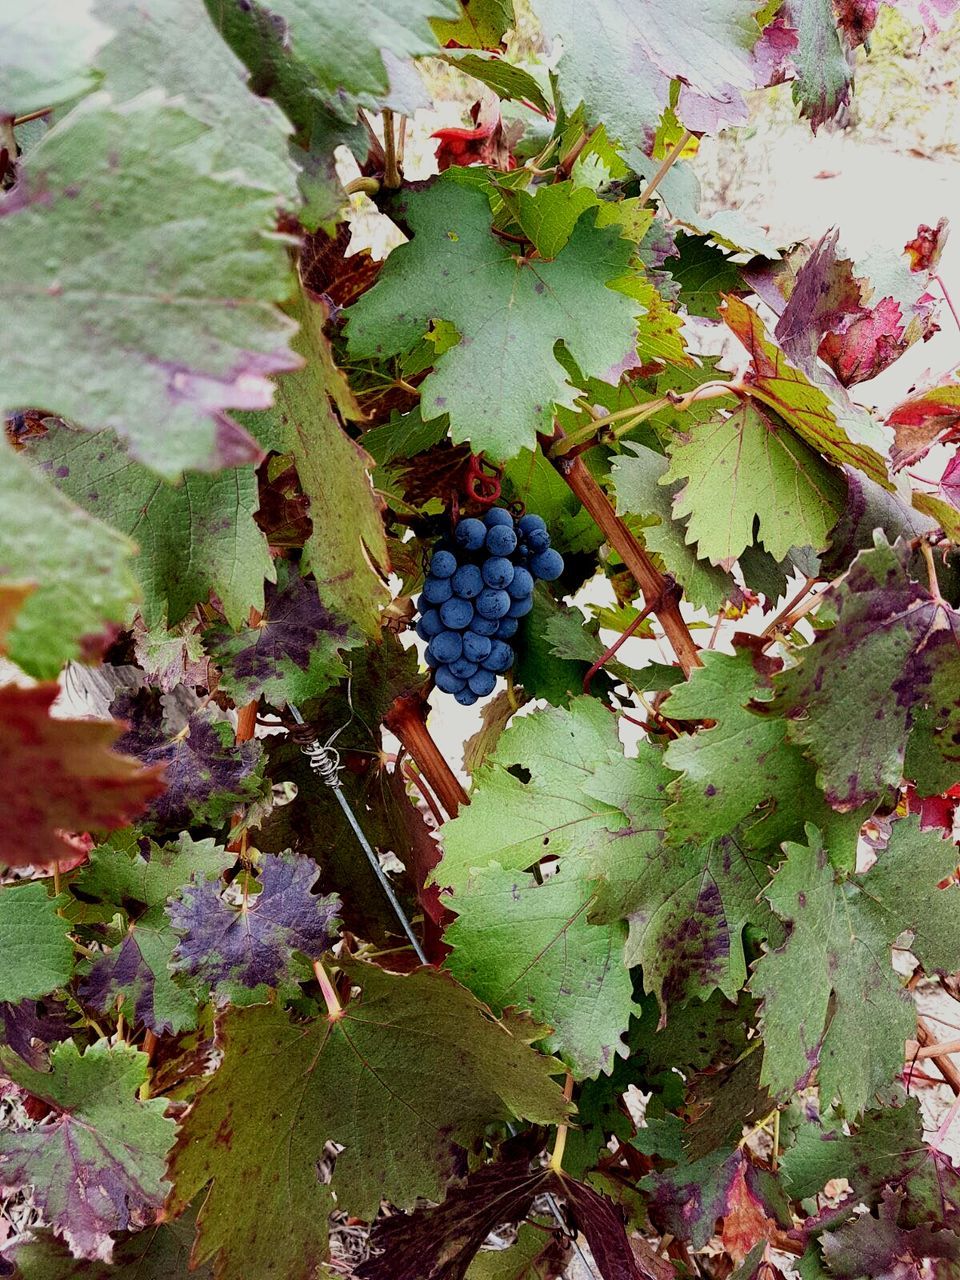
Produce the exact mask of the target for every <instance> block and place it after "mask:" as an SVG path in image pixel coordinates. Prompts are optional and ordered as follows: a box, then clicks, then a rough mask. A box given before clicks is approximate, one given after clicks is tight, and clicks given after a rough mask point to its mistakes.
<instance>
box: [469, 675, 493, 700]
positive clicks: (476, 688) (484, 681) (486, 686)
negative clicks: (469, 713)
mask: <svg viewBox="0 0 960 1280" xmlns="http://www.w3.org/2000/svg"><path fill="white" fill-rule="evenodd" d="M496 683H497V677H496V676H495V675H494V674H493V672H492V671H478V672H477V674H476V675H474V676H471V677H470V679H469V680H468V681H467V688H468V689H469V690H470V692H471V693H472V694H473V696H474V697H475V698H485V697H486V696H487V694H488V693H493V690H494V688H495V687H496Z"/></svg>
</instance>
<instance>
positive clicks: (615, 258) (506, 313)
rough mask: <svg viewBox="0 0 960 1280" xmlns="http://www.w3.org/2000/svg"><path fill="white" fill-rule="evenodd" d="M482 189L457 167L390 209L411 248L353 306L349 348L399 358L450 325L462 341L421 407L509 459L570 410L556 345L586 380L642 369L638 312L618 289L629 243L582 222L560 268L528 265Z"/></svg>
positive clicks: (431, 381) (457, 436)
mask: <svg viewBox="0 0 960 1280" xmlns="http://www.w3.org/2000/svg"><path fill="white" fill-rule="evenodd" d="M485 183H486V179H485V176H484V175H483V173H482V172H480V171H477V170H471V169H448V170H447V171H446V173H443V174H441V175H440V177H439V178H437V179H436V180H435V181H434V182H433V183H431V185H430V186H429V187H427V188H426V189H424V190H422V191H419V192H412V193H410V194H409V195H404V196H401V197H400V198H399V204H398V205H397V206H395V208H394V209H393V210H392V212H394V214H395V216H397V217H401V218H402V219H403V220H404V222H405V223H407V224H408V225H409V226H410V228H411V230H412V232H413V240H412V241H411V243H409V244H406V245H402V246H401V247H400V248H399V249H397V250H395V251H394V252H393V253H392V254H391V255H390V257H389V259H388V260H387V263H386V265H385V266H384V268H383V270H382V272H381V273H380V277H379V279H378V281H377V283H376V284H375V285H374V287H373V288H372V289H371V290H370V291H369V292H368V293H366V294H364V295H363V297H362V298H361V299H360V300H359V301H358V302H356V303H355V304H354V305H353V306H352V307H350V308H349V310H348V324H347V336H348V349H349V351H350V352H351V354H352V355H354V356H356V357H359V358H365V357H369V356H376V357H378V358H379V359H383V358H385V357H388V356H392V355H399V354H400V353H402V352H404V351H408V350H410V349H411V348H412V347H413V346H415V344H416V343H417V341H418V340H419V339H420V338H421V337H422V336H423V334H424V333H425V332H426V330H427V328H428V326H429V324H430V322H431V321H432V320H437V319H442V320H447V321H449V322H450V323H451V324H453V325H454V326H455V327H456V329H457V332H458V333H459V335H460V342H459V343H458V344H457V345H456V346H454V347H451V348H450V349H449V350H447V351H445V352H444V353H443V354H442V355H440V356H438V358H437V360H436V364H435V368H434V371H433V372H432V373H431V374H429V375H428V377H427V378H426V379H425V380H424V381H423V382H422V383H421V385H420V393H421V398H420V411H421V413H422V415H423V417H424V418H425V419H427V420H429V419H431V418H435V417H437V416H438V415H439V414H441V413H447V414H449V416H450V434H451V437H452V438H453V440H454V442H455V443H458V444H459V443H463V442H464V441H469V442H470V444H471V446H472V447H473V449H474V450H475V451H476V452H479V451H481V450H485V451H486V452H488V453H489V454H491V456H493V457H495V458H512V457H515V456H516V454H518V453H519V452H520V450H521V449H533V448H534V447H535V445H536V435H537V432H538V431H546V432H548V433H549V432H551V431H552V427H551V422H552V419H553V412H554V405H555V404H561V405H572V404H573V400H574V397H575V395H576V392H575V389H574V388H573V387H572V386H571V385H570V383H569V382H568V380H567V377H566V375H565V372H564V369H563V367H562V366H561V365H560V363H559V362H558V361H557V359H556V357H555V355H554V347H555V345H556V343H557V341H558V340H559V339H561V338H562V340H563V342H564V345H565V347H566V348H567V350H568V351H569V352H570V355H571V356H572V357H573V359H574V360H575V361H576V363H577V365H578V366H579V367H580V368H581V369H583V371H584V372H585V373H586V374H595V375H597V376H598V377H607V378H611V379H613V380H614V381H616V379H617V378H618V377H619V374H620V373H621V372H623V371H624V370H625V369H628V368H631V367H633V366H634V365H635V364H636V363H637V356H636V343H637V336H638V330H637V322H636V319H635V317H636V313H637V304H636V303H635V302H634V301H632V300H631V299H630V298H628V297H625V296H624V294H623V293H621V292H619V291H618V289H619V287H620V283H621V277H623V276H624V275H625V273H626V272H627V269H628V263H629V260H630V256H631V246H630V244H629V243H628V242H627V241H626V240H623V239H621V238H620V237H619V236H618V235H617V233H616V231H615V230H614V229H612V228H607V229H602V230H598V229H597V228H596V227H594V226H591V225H590V221H589V219H587V218H581V219H580V221H579V222H578V223H577V225H576V227H575V228H574V230H573V234H572V235H571V237H570V240H569V242H568V243H567V245H566V247H565V248H564V249H563V250H562V251H561V252H560V253H559V254H558V256H557V258H556V259H555V260H554V261H552V262H541V261H539V260H531V259H520V258H518V256H517V246H516V245H515V244H512V243H511V242H509V241H506V240H500V239H498V238H497V237H496V236H495V235H492V234H491V230H490V205H489V201H488V198H487V190H486V185H485ZM545 190H547V188H541V189H540V192H539V193H538V196H537V197H536V198H537V200H539V199H540V198H541V196H542V194H543V192H544V191H545ZM614 285H615V286H616V287H615V288H614V287H608V286H614Z"/></svg>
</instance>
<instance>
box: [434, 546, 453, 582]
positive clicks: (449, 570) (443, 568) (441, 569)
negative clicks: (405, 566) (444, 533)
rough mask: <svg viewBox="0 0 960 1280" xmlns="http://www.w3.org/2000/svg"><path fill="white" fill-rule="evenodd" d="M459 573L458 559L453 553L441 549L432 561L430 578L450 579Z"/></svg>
mask: <svg viewBox="0 0 960 1280" xmlns="http://www.w3.org/2000/svg"><path fill="white" fill-rule="evenodd" d="M456 571H457V557H456V556H455V555H454V554H453V552H452V551H444V550H443V548H442V547H441V548H440V550H439V551H435V552H434V553H433V556H432V557H431V559H430V576H431V577H433V578H450V577H452V576H453V575H454V574H455V573H456Z"/></svg>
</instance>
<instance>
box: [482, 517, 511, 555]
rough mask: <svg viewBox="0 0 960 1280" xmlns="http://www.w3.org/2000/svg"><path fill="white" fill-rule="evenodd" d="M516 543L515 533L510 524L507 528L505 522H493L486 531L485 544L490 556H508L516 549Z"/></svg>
mask: <svg viewBox="0 0 960 1280" xmlns="http://www.w3.org/2000/svg"><path fill="white" fill-rule="evenodd" d="M516 545H517V535H516V534H515V533H514V531H513V527H512V526H511V527H510V528H508V527H507V526H506V525H505V524H495V525H494V526H493V528H492V529H491V530H490V531H489V532H488V533H487V543H486V546H487V550H488V551H489V552H490V554H491V555H492V556H508V555H509V554H510V552H511V551H514V550H515V549H516Z"/></svg>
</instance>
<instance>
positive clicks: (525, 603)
mask: <svg viewBox="0 0 960 1280" xmlns="http://www.w3.org/2000/svg"><path fill="white" fill-rule="evenodd" d="M444 608H446V606H444ZM532 608H533V596H524V597H523V599H522V600H513V601H511V603H510V608H509V609H508V610H507V617H508V618H525V617H526V616H527V614H528V613H529V612H530V610H531V609H532ZM440 616H441V617H443V609H441V610H440Z"/></svg>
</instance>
